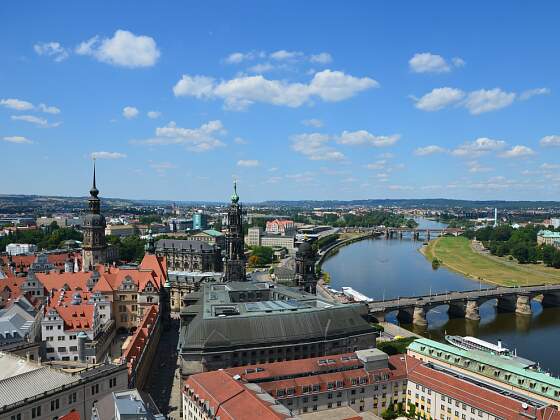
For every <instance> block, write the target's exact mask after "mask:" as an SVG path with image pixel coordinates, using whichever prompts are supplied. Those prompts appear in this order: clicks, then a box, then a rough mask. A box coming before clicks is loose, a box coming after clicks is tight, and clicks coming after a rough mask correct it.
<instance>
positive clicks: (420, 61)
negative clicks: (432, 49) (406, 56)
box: [408, 52, 465, 73]
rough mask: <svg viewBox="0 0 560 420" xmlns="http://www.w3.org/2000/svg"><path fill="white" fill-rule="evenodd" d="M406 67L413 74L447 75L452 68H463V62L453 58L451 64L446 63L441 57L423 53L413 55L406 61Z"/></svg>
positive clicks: (460, 59)
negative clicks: (407, 66)
mask: <svg viewBox="0 0 560 420" xmlns="http://www.w3.org/2000/svg"><path fill="white" fill-rule="evenodd" d="M408 65H409V67H410V70H411V71H413V72H414V73H447V72H449V71H451V68H452V67H463V66H464V65H465V61H464V60H463V59H462V58H459V57H455V58H452V59H451V63H448V61H447V60H446V59H445V58H443V57H442V56H441V55H438V54H432V53H429V52H425V53H416V54H414V56H413V57H412V58H411V59H410V60H409V61H408Z"/></svg>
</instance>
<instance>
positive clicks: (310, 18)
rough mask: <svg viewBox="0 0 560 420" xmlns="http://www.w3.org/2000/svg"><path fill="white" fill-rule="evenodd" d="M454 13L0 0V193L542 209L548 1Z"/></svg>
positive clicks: (552, 6) (552, 85)
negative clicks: (483, 202)
mask: <svg viewBox="0 0 560 420" xmlns="http://www.w3.org/2000/svg"><path fill="white" fill-rule="evenodd" d="M117 3H118V4H117ZM457 3H458V2H400V1H390V2H389V1H385V2H367V1H347V2H318V1H317V2H316V1H311V2H301V1H284V2H275V3H272V2H262V1H240V2H225V1H224V2H217V1H206V2H196V3H195V2H141V1H120V2H109V1H106V2H102V1H98V2H87V4H86V2H74V1H45V2H27V1H19V2H9V3H8V2H5V3H4V4H3V5H2V6H1V9H0V37H1V39H2V40H3V41H4V42H2V43H0V150H1V151H2V156H3V159H2V163H1V165H0V177H1V179H2V184H1V185H2V187H1V188H0V193H22V194H53V195H85V194H86V193H87V191H88V189H89V184H90V178H91V156H92V154H94V155H95V156H97V159H98V160H97V164H98V186H99V188H100V190H101V195H105V196H111V197H124V198H151V199H172V200H222V199H226V198H227V197H228V196H229V194H230V190H231V181H232V179H234V178H235V179H238V180H239V190H240V195H241V197H242V199H243V200H246V201H260V200H267V199H359V198H418V197H444V198H464V199H529V200H531V199H535V200H537V199H539V200H540V199H542V200H557V199H558V197H559V193H560V175H559V168H560V127H559V126H558V122H559V121H560V119H559V115H558V110H559V109H560V107H559V105H560V104H559V101H558V92H560V86H559V78H558V68H559V62H560V55H559V46H558V45H559V44H558V40H559V39H560V27H559V26H558V25H557V21H556V20H557V16H558V14H559V12H560V5H558V3H557V2H552V1H551V2H542V3H539V4H536V3H534V2H522V1H511V2H482V1H481V2H476V1H473V2H465V3H464V4H462V5H459V4H457Z"/></svg>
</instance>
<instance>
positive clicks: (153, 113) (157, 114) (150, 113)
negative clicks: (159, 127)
mask: <svg viewBox="0 0 560 420" xmlns="http://www.w3.org/2000/svg"><path fill="white" fill-rule="evenodd" d="M147 115H148V118H151V119H152V120H154V119H156V118H159V117H160V116H161V112H159V111H148V114H147Z"/></svg>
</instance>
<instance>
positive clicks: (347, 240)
mask: <svg viewBox="0 0 560 420" xmlns="http://www.w3.org/2000/svg"><path fill="white" fill-rule="evenodd" d="M372 238H375V235H372V234H371V233H366V234H356V235H350V234H347V233H344V234H341V239H338V240H337V241H336V242H335V243H334V244H332V245H330V246H328V247H327V248H325V249H324V250H322V251H321V252H320V253H319V260H318V261H317V263H316V264H315V268H316V270H320V269H321V266H322V265H323V262H325V260H326V259H327V258H328V257H330V256H332V255H333V254H334V253H335V251H338V249H340V248H342V247H343V246H346V245H350V244H353V243H354V242H358V241H362V240H364V239H372Z"/></svg>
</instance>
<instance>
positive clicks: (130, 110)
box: [122, 106, 140, 120]
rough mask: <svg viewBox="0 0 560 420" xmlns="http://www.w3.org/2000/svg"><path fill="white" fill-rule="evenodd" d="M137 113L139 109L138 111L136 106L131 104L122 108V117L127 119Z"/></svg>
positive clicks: (134, 116)
mask: <svg viewBox="0 0 560 420" xmlns="http://www.w3.org/2000/svg"><path fill="white" fill-rule="evenodd" d="M139 113H140V111H138V108H135V107H133V106H125V107H124V108H123V110H122V115H123V117H125V118H126V119H129V120H130V119H131V118H136V117H137V116H138V114H139Z"/></svg>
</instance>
